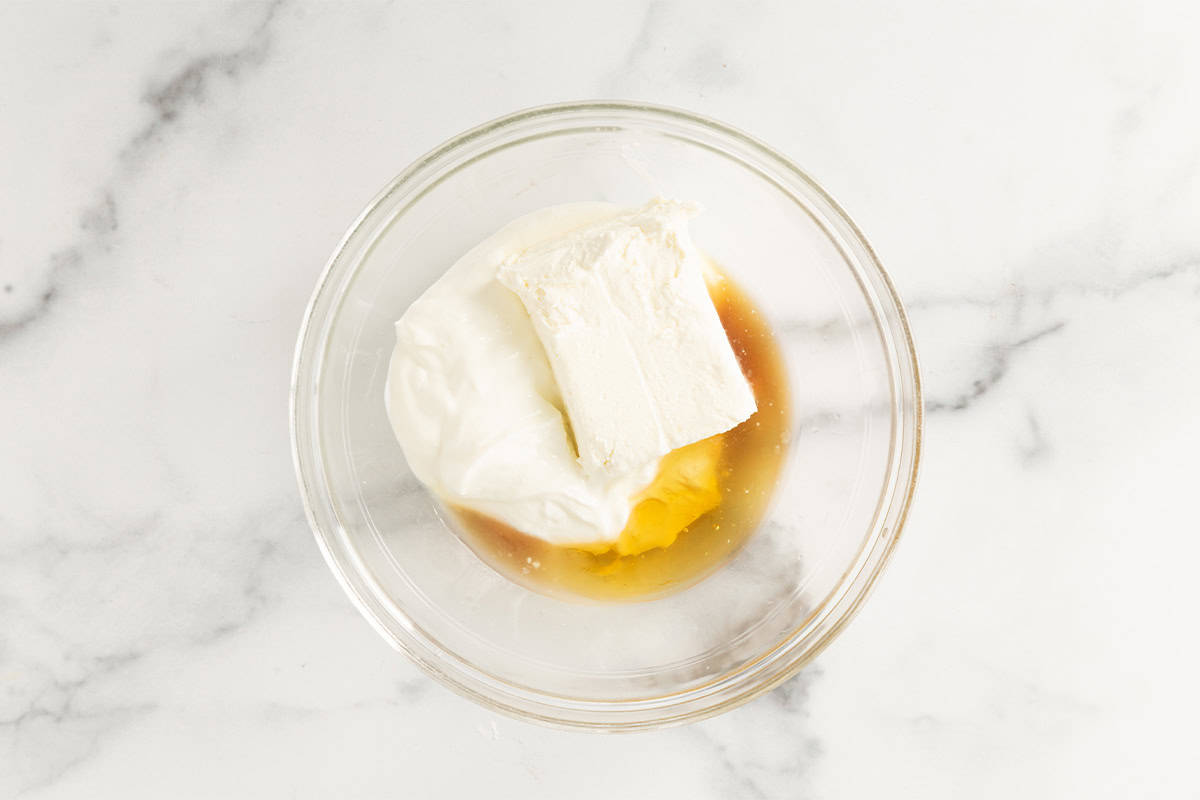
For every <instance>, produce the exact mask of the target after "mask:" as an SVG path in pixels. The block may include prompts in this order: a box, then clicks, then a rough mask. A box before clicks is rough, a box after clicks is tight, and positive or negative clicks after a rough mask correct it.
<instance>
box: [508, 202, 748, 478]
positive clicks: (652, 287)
mask: <svg viewBox="0 0 1200 800" xmlns="http://www.w3.org/2000/svg"><path fill="white" fill-rule="evenodd" d="M695 210H696V209H695V208H694V207H692V206H687V205H684V204H682V203H676V202H671V201H667V200H653V201H651V202H650V203H648V204H646V205H645V206H643V207H642V208H640V209H637V210H635V211H630V212H627V213H623V214H620V215H618V216H616V217H612V218H610V219H606V220H602V221H600V222H596V223H593V224H591V225H588V226H585V227H584V228H581V229H579V230H576V231H574V232H572V233H570V234H569V235H567V236H564V237H561V238H557V239H552V240H549V241H547V242H544V243H542V244H539V245H536V246H535V247H533V248H531V249H530V250H528V251H527V252H526V253H525V254H524V255H522V256H521V257H520V258H518V259H515V260H513V261H512V262H511V263H505V264H502V265H501V267H500V270H499V273H498V275H497V277H498V279H499V281H500V282H501V283H503V284H504V285H505V286H507V287H508V288H510V289H512V290H513V291H514V292H516V293H517V295H518V296H519V297H520V298H521V301H522V302H523V303H524V304H525V309H526V310H527V311H528V312H529V316H530V318H531V319H532V320H533V327H534V330H535V331H537V334H538V338H539V339H540V340H541V343H542V346H543V348H544V349H545V351H546V356H547V357H548V359H549V361H550V366H551V368H552V369H553V372H554V377H555V379H556V381H557V383H558V389H559V391H560V392H561V393H562V396H563V401H564V405H565V407H566V410H567V416H568V418H569V419H570V420H571V426H572V428H573V430H574V434H575V443H576V445H577V447H578V449H579V461H580V463H581V464H582V465H583V468H584V471H586V472H587V473H588V474H601V473H603V474H606V475H624V474H627V473H629V472H630V471H632V470H636V469H637V468H638V467H639V466H640V465H642V464H645V463H647V462H649V461H654V460H657V459H659V458H661V457H662V456H664V455H666V454H667V453H669V452H671V451H672V450H674V449H676V448H677V447H683V446H684V445H687V444H691V443H692V442H696V441H699V440H701V439H707V438H708V437H709V436H715V435H716V434H718V433H724V432H725V431H727V430H729V429H730V428H732V427H734V426H735V425H737V424H739V423H741V422H743V421H744V420H746V419H747V418H749V417H750V415H751V414H753V413H754V412H755V410H756V407H755V403H754V391H753V390H752V389H751V388H750V384H749V383H748V382H747V381H746V378H745V376H743V375H742V370H741V367H740V366H739V365H738V362H737V356H736V355H734V352H733V348H732V347H731V346H730V344H729V339H728V338H727V337H726V335H725V329H724V328H723V327H722V326H721V320H720V317H718V316H717V310H716V308H714V307H713V303H712V299H711V298H710V297H709V295H708V289H707V288H706V286H705V284H704V272H703V267H702V262H703V259H702V258H701V256H700V254H699V253H698V252H697V251H696V248H695V245H693V244H692V240H691V237H690V236H689V235H688V229H687V222H688V218H689V217H690V216H691V215H692V214H693V213H695Z"/></svg>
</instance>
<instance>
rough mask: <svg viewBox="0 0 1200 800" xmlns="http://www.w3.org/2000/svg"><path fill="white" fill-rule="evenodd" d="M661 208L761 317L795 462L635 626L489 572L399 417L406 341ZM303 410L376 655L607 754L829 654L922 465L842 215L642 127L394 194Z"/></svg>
mask: <svg viewBox="0 0 1200 800" xmlns="http://www.w3.org/2000/svg"><path fill="white" fill-rule="evenodd" d="M654 195H665V196H669V197H676V198H680V199H686V200H695V201H699V202H700V203H701V205H702V206H703V207H704V209H705V210H704V213H703V214H701V215H700V216H699V217H697V218H696V219H694V220H693V222H692V231H693V235H694V237H695V239H696V241H697V243H698V244H699V246H700V247H701V248H703V249H704V250H706V251H707V252H708V253H709V254H710V255H711V256H712V257H713V258H715V259H716V261H717V262H718V263H720V264H722V265H724V267H725V268H726V269H727V270H728V271H729V273H730V274H731V275H732V276H733V277H734V278H735V279H736V280H737V281H738V283H739V284H740V285H741V286H742V287H743V288H744V289H745V290H746V291H747V292H748V293H749V294H750V295H751V297H752V298H753V300H754V301H755V302H756V303H757V305H758V307H759V309H760V310H761V311H763V312H765V313H766V314H767V316H768V317H769V319H770V322H771V324H772V327H773V328H774V330H775V333H776V335H777V338H778V339H779V343H780V345H781V347H782V350H783V353H784V357H785V360H786V363H787V368H788V373H789V375H790V379H791V400H792V403H793V408H792V420H793V427H792V433H793V441H792V443H791V447H790V452H789V454H788V457H787V462H786V464H785V466H784V468H783V471H782V475H781V478H780V483H779V486H778V488H777V490H776V492H775V496H774V499H773V502H772V505H771V506H770V508H769V509H768V512H767V516H766V519H765V521H764V523H763V524H762V525H761V526H760V529H759V530H758V531H757V532H756V533H755V534H754V535H753V536H752V537H751V538H750V540H749V541H748V542H747V544H746V545H745V546H744V547H743V548H742V549H741V550H740V551H739V553H738V554H737V555H736V557H735V558H734V559H733V560H732V561H730V562H729V563H728V564H727V565H726V566H724V567H723V568H721V569H720V570H718V571H717V572H715V573H714V574H713V575H711V576H710V577H708V578H707V579H705V580H703V581H701V582H700V583H698V584H695V585H693V586H691V587H689V588H687V589H685V590H682V591H679V592H677V593H675V594H671V595H668V596H665V597H659V598H657V599H654V600H650V601H645V602H635V603H623V604H620V603H610V604H594V605H589V604H581V603H576V602H569V601H564V600H561V599H554V598H551V597H547V596H543V595H541V594H537V593H534V592H531V591H529V590H528V589H525V588H522V587H521V586H519V585H517V584H515V583H513V582H511V581H509V580H508V579H506V578H503V577H501V576H500V575H499V574H498V573H496V572H495V571H493V570H492V569H491V568H490V567H488V566H487V565H486V564H484V563H483V562H482V561H480V560H479V558H478V557H476V556H475V555H474V553H473V552H472V551H471V550H470V549H469V548H468V547H467V546H466V545H465V544H464V543H463V542H462V540H461V539H460V538H459V537H458V536H456V535H455V534H454V533H453V532H452V531H451V530H450V528H449V527H448V523H447V522H446V521H444V520H443V518H442V516H441V514H440V511H439V508H438V506H437V503H436V502H435V501H434V499H433V498H431V497H430V496H429V495H428V494H427V493H426V492H425V491H424V489H423V488H422V487H421V486H420V484H419V483H418V482H417V481H416V479H415V478H414V477H413V475H412V473H411V472H410V471H409V469H408V466H407V465H406V463H405V460H404V456H403V454H402V453H401V450H400V447H399V445H398V444H397V443H396V440H395V439H394V438H393V436H392V431H391V428H390V426H389V424H388V420H387V416H386V414H385V412H384V404H383V387H384V380H385V378H386V375H387V365H388V359H389V356H390V353H391V350H392V345H393V341H394V340H393V328H392V323H393V321H394V320H395V319H396V318H397V317H399V316H400V315H401V313H403V311H404V310H405V308H407V307H408V305H409V303H411V302H412V301H413V300H414V299H415V298H416V297H417V296H418V295H419V294H420V293H421V292H422V291H424V290H425V288H426V287H428V286H429V285H430V284H431V283H433V281H434V280H435V279H436V278H437V277H438V276H439V275H441V273H442V272H443V271H444V270H445V269H446V268H447V267H448V266H449V265H450V264H452V263H453V262H454V261H455V260H456V259H457V258H458V257H459V256H460V255H462V254H463V253H464V252H466V251H467V250H468V249H469V248H470V247H471V246H472V245H474V244H475V243H477V242H478V241H480V240H481V239H483V238H484V237H485V236H487V235H489V234H491V233H492V232H494V231H495V230H497V229H499V228H500V227H501V226H503V225H504V224H505V223H507V222H509V221H510V220H512V219H514V218H516V217H518V216H521V215H522V214H525V213H526V212H529V211H533V210H536V209H538V208H542V207H544V206H549V205H554V204H556V203H565V202H572V201H580V200H605V201H610V202H614V203H621V204H623V205H639V204H641V203H643V202H644V201H645V200H646V199H647V198H649V197H651V196H654ZM291 399H292V437H293V445H294V448H295V459H296V470H297V473H298V476H299V481H300V489H301V494H302V496H303V498H304V502H305V506H306V510H307V513H308V517H309V521H310V522H311V524H312V527H313V530H314V531H315V533H316V538H317V542H318V544H319V545H320V547H321V550H322V552H323V553H324V554H325V558H326V560H327V561H328V562H329V566H330V568H331V569H332V570H333V572H334V574H335V575H336V576H337V578H338V580H339V581H340V582H341V584H342V586H343V587H344V588H345V590H346V592H347V594H349V595H350V597H351V599H352V600H353V601H354V603H355V605H357V606H358V608H359V610H360V611H361V612H362V613H363V615H364V616H365V617H366V618H367V619H368V620H369V621H370V622H371V624H372V625H373V626H374V627H375V628H376V630H378V631H379V633H380V634H381V635H382V636H383V637H384V638H385V639H387V641H389V642H390V643H392V645H394V646H395V647H396V648H397V649H398V650H401V651H403V652H404V653H406V654H407V655H408V656H409V657H410V658H412V659H413V660H414V661H415V662H416V663H417V664H419V665H420V666H421V667H422V668H423V669H424V670H425V671H427V672H428V673H429V674H430V675H432V676H433V677H434V678H437V679H438V680H440V681H442V682H443V683H445V684H447V685H448V686H450V687H451V688H453V689H455V690H457V691H459V692H461V693H462V694H464V695H466V696H468V697H470V698H472V699H473V700H476V701H478V702H480V703H482V704H483V705H485V706H488V707H489V708H493V709H496V710H499V711H503V712H507V713H510V714H514V715H517V716H520V717H524V718H526V719H533V720H537V721H541V722H546V723H550V724H557V725H564V726H575V727H585V728H595V729H605V730H630V729H637V728H646V727H654V726H659V725H666V724H672V723H679V722H684V721H688V720H693V719H697V718H701V717H704V716H708V715H711V714H715V713H717V712H720V711H723V710H726V709H729V708H732V707H733V706H735V705H738V704H740V703H743V702H745V701H747V700H749V699H751V698H753V697H755V696H757V695H759V694H761V693H763V692H765V691H767V690H768V689H770V688H771V687H773V686H775V685H777V684H779V683H780V682H782V681H784V680H786V679H787V678H788V677H790V676H791V675H793V674H795V673H796V672H797V671H798V670H799V669H800V668H801V667H802V666H803V665H804V664H805V663H806V662H807V661H808V660H809V659H811V658H812V657H813V656H814V655H815V654H816V653H818V652H819V651H820V650H821V649H822V648H823V647H824V646H825V645H826V644H828V643H829V641H830V640H831V639H832V638H833V637H834V636H835V635H836V634H837V632H838V631H839V630H840V629H841V627H842V626H843V625H845V624H846V622H847V620H849V618H850V617H851V616H852V615H853V613H854V611H855V609H856V608H857V607H858V605H859V604H860V603H861V602H862V601H863V599H864V597H865V596H866V594H867V592H868V591H869V590H870V588H871V585H872V584H873V583H874V581H875V579H876V578H877V577H878V575H879V572H880V570H881V569H882V567H883V565H884V563H885V562H886V561H887V558H888V554H889V553H890V552H891V549H892V547H893V546H894V545H895V543H896V539H897V536H898V535H899V533H900V528H901V525H902V524H903V522H904V518H905V515H906V513H907V511H908V507H909V503H910V501H911V498H912V491H913V484H914V481H915V478H916V471H917V461H918V454H919V450H920V442H921V393H920V379H919V376H918V372H917V363H916V356H915V353H914V351H913V345H912V340H911V337H910V335H909V330H908V323H907V320H906V319H905V316H904V311H903V309H902V308H901V305H900V301H899V299H898V298H897V296H896V293H895V290H894V289H893V287H892V284H891V281H890V280H889V279H888V276H887V274H886V273H885V272H884V271H883V268H882V267H881V266H880V265H879V262H878V260H877V259H876V257H875V254H874V253H873V252H872V251H871V248H870V246H869V245H868V244H867V242H866V240H865V239H864V238H863V236H862V234H861V233H860V232H859V230H858V229H857V228H856V227H855V225H854V223H853V222H851V220H850V218H849V217H847V216H846V214H845V212H843V211H842V210H841V208H840V207H839V206H838V205H837V204H836V203H835V202H834V201H833V200H832V199H831V198H830V196H829V195H828V194H827V193H826V192H825V190H824V189H822V188H821V187H820V186H819V185H817V183H816V182H815V181H814V180H813V179H812V178H810V177H808V175H806V174H805V173H804V172H803V171H801V170H800V169H799V168H798V167H797V166H796V165H794V164H793V163H792V162H790V161H789V160H788V159H786V158H785V157H783V156H781V155H779V154H778V153H776V152H775V151H773V150H771V149H770V148H769V147H767V146H766V145H764V144H762V143H761V142H758V141H756V140H755V139H753V138H751V137H749V136H747V135H746V134H744V133H741V132H740V131H737V130H734V129H732V128H730V127H728V126H726V125H723V124H721V123H719V122H714V121H712V120H709V119H705V118H703V117H700V116H697V115H695V114H691V113H687V112H683V111H677V110H673V109H667V108H660V107H653V106H647V105H641V104H628V103H573V104H566V105H557V106H549V107H544V108H536V109H531V110H528V111H521V112H518V113H516V114H512V115H511V116H508V117H505V118H503V119H499V120H496V121H494V122H489V123H487V124H486V125H483V126H480V127H478V128H475V129H474V130H471V131H468V132H466V133H464V134H462V135H460V136H457V137H455V138H454V139H452V140H451V141H449V142H447V143H446V144H444V145H442V146H441V147H438V148H437V149H436V150H434V151H433V152H431V153H429V154H428V155H426V156H424V157H423V158H421V159H419V160H418V161H417V162H416V163H415V164H413V165H412V166H411V167H409V168H408V169H407V170H405V171H404V173H403V174H401V175H400V176H399V177H397V178H396V179H395V180H393V181H392V182H391V183H390V184H388V186H387V188H386V189H384V191H383V193H382V194H380V195H379V196H378V197H377V198H376V199H375V200H374V201H373V202H372V203H371V204H370V205H369V206H368V207H367V209H366V210H365V211H364V212H363V213H362V215H361V216H360V217H359V218H358V220H357V221H356V222H355V223H354V224H353V225H352V226H351V228H350V231H349V232H348V233H347V234H346V236H345V238H344V239H343V240H342V242H341V244H339V245H338V247H337V250H336V251H335V252H334V254H333V257H332V258H331V259H330V261H329V264H328V266H327V267H326V269H325V272H324V274H323V275H322V276H321V279H320V281H319V282H318V284H317V288H316V291H315V293H314V294H313V297H312V301H311V303H310V305H309V308H308V311H307V313H306V315H305V319H304V324H303V327H302V329H301V331H300V339H299V343H298V345H297V352H296V364H295V372H294V376H293V385H292V398H291Z"/></svg>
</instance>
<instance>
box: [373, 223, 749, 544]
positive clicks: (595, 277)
mask: <svg viewBox="0 0 1200 800" xmlns="http://www.w3.org/2000/svg"><path fill="white" fill-rule="evenodd" d="M688 215H689V210H688V208H687V207H685V206H682V205H680V204H675V203H667V202H660V201H655V202H652V203H650V204H648V205H647V206H646V207H644V208H642V209H639V210H636V211H624V210H623V209H622V208H620V207H618V206H614V205H610V204H607V203H576V204H568V205H562V206H554V207H551V208H546V209H543V210H540V211H536V212H534V213H532V214H529V215H526V216H524V217H521V218H520V219H518V220H516V221H514V222H512V223H510V224H509V225H507V226H505V227H504V228H503V229H501V230H500V231H499V232H497V233H496V234H494V235H493V236H491V237H489V238H488V239H486V240H485V241H483V242H481V243H480V244H479V245H477V246H476V247H474V248H473V249H472V250H471V251H470V252H468V253H467V254H466V255H464V256H463V257H462V258H461V259H459V260H458V261H457V262H456V263H455V264H454V265H453V266H452V267H451V268H450V269H449V270H448V271H447V272H446V274H445V275H443V276H442V277H441V278H440V279H439V280H438V281H437V282H436V283H435V284H434V285H433V286H431V287H430V288H429V289H428V290H427V291H426V292H425V293H424V294H423V295H422V296H421V297H420V298H419V299H417V301H416V302H414V303H413V305H412V306H411V307H409V309H408V310H407V311H406V312H405V313H404V315H403V316H402V317H401V318H400V320H399V321H398V322H397V323H396V348H395V350H394V351H393V354H392V359H391V364H390V366H389V370H388V381H387V389H386V403H387V411H388V416H389V418H390V420H391V423H392V427H393V430H394V431H395V434H396V438H397V439H398V441H399V442H400V445H401V447H402V448H403V450H404V454H405V456H406V457H407V459H408V463H409V466H410V467H411V468H412V470H413V472H414V473H415V474H416V476H417V478H418V479H420V480H421V481H422V482H423V483H424V484H426V485H427V486H428V487H429V488H430V489H431V490H433V491H434V492H435V493H436V494H438V495H439V496H440V497H441V498H442V499H444V500H445V501H447V502H449V503H451V504H455V505H459V506H463V507H466V508H469V509H472V510H475V511H478V512H480V513H483V514H486V515H488V516H491V517H493V518H495V519H497V520H499V521H501V522H503V523H506V524H508V525H510V526H512V527H513V528H516V529H517V530H519V531H522V532H523V533H526V534H529V535H533V536H538V537H540V538H542V539H545V540H547V541H550V542H553V543H555V544H581V543H596V542H611V541H615V540H616V539H617V538H618V536H619V534H620V533H621V531H622V529H623V528H624V527H625V525H626V522H627V520H628V518H629V514H630V511H631V505H632V501H633V497H634V495H636V494H637V493H638V492H639V491H641V490H642V489H643V488H644V487H646V485H647V484H649V483H650V482H651V480H653V478H654V476H655V474H656V472H657V467H658V462H659V457H660V456H661V455H663V454H664V453H666V452H667V451H668V450H670V449H672V448H675V447H679V446H681V445H684V444H688V443H690V442H692V441H696V440H697V439H700V438H704V437H706V436H710V435H713V434H716V433H720V432H723V431H725V430H728V429H729V428H731V427H733V426H734V425H736V424H737V423H738V422H741V421H742V420H743V419H745V418H746V417H748V416H749V415H750V414H752V413H753V411H754V400H753V394H752V393H751V391H750V388H749V385H748V384H746V382H745V379H744V378H743V377H742V375H741V372H740V370H739V369H738V367H737V363H736V358H735V357H734V356H733V353H732V349H731V348H730V347H729V343H728V341H727V340H726V338H725V336H724V332H723V330H722V329H721V326H720V320H719V319H718V318H717V315H716V311H715V310H714V309H713V306H712V303H711V300H709V299H708V296H707V293H706V291H705V288H704V277H703V273H702V269H703V267H702V265H701V262H702V259H701V258H700V257H699V255H698V254H697V253H696V252H695V249H694V247H693V246H692V244H691V240H690V238H688V237H687V231H686V224H687V217H688ZM622 259H624V260H622ZM630 264H633V265H634V267H635V269H633V271H632V272H630V271H629V270H628V269H627V267H628V266H629V265H630ZM618 273H621V274H623V276H624V281H623V282H622V280H621V278H620V277H619V276H618ZM588 275H590V276H591V278H589V277H588ZM498 276H500V277H499V278H498ZM501 279H502V280H504V281H505V282H507V283H508V284H509V286H511V287H513V290H510V289H509V288H508V287H506V286H505V285H504V283H502V282H501ZM618 284H620V285H622V286H623V287H624V289H621V290H618V288H617V286H618ZM555 289H557V294H555ZM547 290H550V291H549V295H554V298H551V299H550V300H549V302H541V301H542V300H546V299H547V297H548V294H547ZM514 291H515V292H520V293H521V295H522V297H520V298H519V297H518V294H517V293H514ZM614 291H624V294H623V296H621V297H614V296H613V295H612V293H613V292H614ZM522 299H524V301H525V305H524V306H523V305H522ZM617 303H619V304H620V305H621V306H622V307H623V309H624V310H621V309H620V308H617V309H616V310H614V306H615V304H617ZM606 305H607V307H608V311H603V308H604V307H605V306H606ZM527 307H528V311H527ZM531 313H532V314H533V318H532V319H531V316H530V314H531ZM584 318H586V322H587V324H586V325H584V327H583V328H578V327H572V326H571V325H566V326H565V327H564V325H563V324H560V323H564V322H565V321H567V320H568V319H573V320H574V321H576V322H581V321H583V320H584ZM571 331H574V332H575V333H577V334H578V336H576V337H574V338H572V336H571V333H570V332H571ZM539 333H540V334H541V337H540V338H539ZM721 348H724V350H723V351H722V349H721ZM547 350H549V351H551V352H550V354H551V358H550V359H548V358H547ZM680 354H686V357H685V358H683V359H682V362H683V363H671V362H672V357H673V356H674V361H675V362H679V361H680V360H681V359H680V358H679V356H680ZM589 358H591V359H592V360H591V362H590V368H589V362H588V359H589ZM552 361H553V362H554V369H553V370H552V368H551V362H552ZM647 365H653V368H649V369H648V368H647ZM689 369H690V370H691V371H690V372H689ZM630 370H636V371H638V378H637V381H636V382H634V383H636V385H634V383H631V382H630V381H629V380H628V378H629V376H630V374H631V372H630ZM555 371H557V372H558V377H559V380H558V381H556V379H555ZM560 383H562V385H563V387H564V388H565V389H566V390H567V392H568V403H566V404H564V400H563V393H562V392H561V391H560ZM606 386H607V387H609V388H605V387H606ZM614 386H616V387H618V388H619V389H620V390H621V391H620V392H618V394H616V395H614V394H612V387H614ZM593 395H594V396H593ZM568 411H569V412H570V415H571V416H570V422H571V423H573V424H574V425H575V431H574V433H575V435H576V436H577V437H578V438H579V450H580V452H579V453H578V454H577V453H576V450H575V446H576V445H575V442H574V441H573V438H572V431H571V428H570V427H569V424H568V416H567V413H568Z"/></svg>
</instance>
